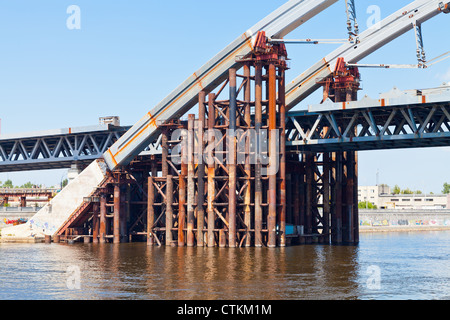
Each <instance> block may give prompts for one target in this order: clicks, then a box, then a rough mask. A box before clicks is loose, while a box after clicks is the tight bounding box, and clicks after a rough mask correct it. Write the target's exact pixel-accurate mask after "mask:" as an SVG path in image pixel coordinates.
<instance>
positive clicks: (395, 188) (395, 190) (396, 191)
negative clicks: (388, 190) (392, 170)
mask: <svg viewBox="0 0 450 320" xmlns="http://www.w3.org/2000/svg"><path fill="white" fill-rule="evenodd" d="M400 192H401V189H400V187H399V186H398V185H395V187H394V189H392V193H393V194H400Z"/></svg>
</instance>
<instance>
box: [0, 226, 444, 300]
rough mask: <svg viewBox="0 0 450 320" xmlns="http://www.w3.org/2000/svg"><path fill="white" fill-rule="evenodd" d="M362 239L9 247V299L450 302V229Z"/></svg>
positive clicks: (2, 252) (0, 276)
mask: <svg viewBox="0 0 450 320" xmlns="http://www.w3.org/2000/svg"><path fill="white" fill-rule="evenodd" d="M360 240H361V242H360V244H359V246H356V247H349V246H337V247H336V246H324V245H304V246H295V247H287V248H275V249H267V248H177V247H175V248H172V247H167V248H166V247H162V248H159V247H153V248H149V247H147V246H146V244H145V243H127V244H120V245H114V244H103V245H102V244H83V243H76V244H71V245H69V244H54V243H52V244H43V243H42V244H19V243H1V244H0V299H30V300H31V299H58V300H64V299H77V300H81V299H152V300H153V299H164V300H178V299H183V300H185V299H187V300H190V299H201V300H216V299H226V300H229V299H231V300H237V299H240V300H261V299H262V300H288V299H289V300H296V299H333V300H344V299H345V300H348V299H364V300H366V299H378V300H388V299H427V300H428V299H450V231H435V232H401V233H373V234H361V236H360Z"/></svg>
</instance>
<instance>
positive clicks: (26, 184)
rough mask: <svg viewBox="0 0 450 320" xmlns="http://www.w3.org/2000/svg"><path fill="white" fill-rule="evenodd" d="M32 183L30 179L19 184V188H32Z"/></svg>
mask: <svg viewBox="0 0 450 320" xmlns="http://www.w3.org/2000/svg"><path fill="white" fill-rule="evenodd" d="M33 186H34V184H32V183H31V182H30V181H28V182H27V183H25V184H23V185H22V186H20V187H21V188H25V189H30V188H33Z"/></svg>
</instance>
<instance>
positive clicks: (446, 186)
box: [442, 182, 450, 194]
mask: <svg viewBox="0 0 450 320" xmlns="http://www.w3.org/2000/svg"><path fill="white" fill-rule="evenodd" d="M442 193H443V194H449V193H450V184H449V183H447V182H446V183H444V189H442Z"/></svg>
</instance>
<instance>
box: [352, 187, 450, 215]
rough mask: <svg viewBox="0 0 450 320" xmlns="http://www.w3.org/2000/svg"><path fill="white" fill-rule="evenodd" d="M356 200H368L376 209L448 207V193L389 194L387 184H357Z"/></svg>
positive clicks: (449, 196)
mask: <svg viewBox="0 0 450 320" xmlns="http://www.w3.org/2000/svg"><path fill="white" fill-rule="evenodd" d="M358 201H359V202H365V201H368V202H370V203H372V204H373V205H376V206H377V208H378V209H450V195H446V194H395V195H394V194H391V190H390V188H389V186H387V185H380V186H359V187H358Z"/></svg>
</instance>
